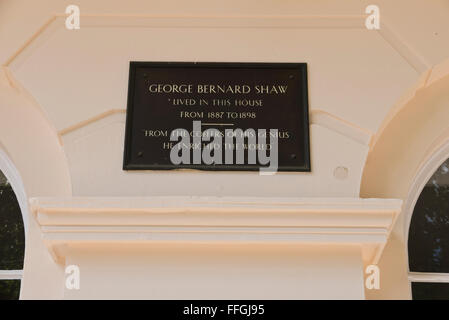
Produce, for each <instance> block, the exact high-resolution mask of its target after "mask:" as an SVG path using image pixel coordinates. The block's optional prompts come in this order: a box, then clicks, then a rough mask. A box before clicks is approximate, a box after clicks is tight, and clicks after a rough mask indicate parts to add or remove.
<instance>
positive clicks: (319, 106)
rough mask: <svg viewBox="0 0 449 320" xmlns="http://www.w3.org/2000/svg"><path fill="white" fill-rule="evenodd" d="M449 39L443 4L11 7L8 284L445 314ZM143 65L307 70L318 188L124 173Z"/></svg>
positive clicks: (264, 180)
mask: <svg viewBox="0 0 449 320" xmlns="http://www.w3.org/2000/svg"><path fill="white" fill-rule="evenodd" d="M373 5H375V6H374V7H373ZM66 10H67V11H66ZM77 10H79V16H78V15H77V12H78V11H77ZM78 21H79V25H78V24H77V22H78ZM377 21H378V22H379V23H380V24H379V25H376V22H377ZM448 40H449V3H448V2H447V1H445V0H431V1H422V0H415V1H405V0H395V1H387V0H385V1H383V0H379V1H377V2H376V3H375V4H374V3H371V2H370V1H356V0H347V1H324V0H322V1H321V0H320V1H286V2H284V1H226V2H219V1H199V0H198V1H189V2H188V3H187V2H182V1H137V0H131V1H102V0H97V1H82V0H79V1H76V3H75V1H74V2H73V3H72V2H70V1H56V0H54V1H53V0H46V1H33V2H32V3H31V2H30V1H23V0H14V1H10V0H4V1H2V2H0V44H1V45H0V47H1V50H0V60H1V62H2V68H1V72H0V171H1V172H2V174H3V175H4V177H3V176H2V177H1V178H0V179H1V180H0V185H2V186H3V187H2V188H3V189H2V190H6V191H4V195H7V194H9V198H6V196H5V197H3V198H2V203H3V202H4V203H10V202H11V203H12V202H14V201H13V200H11V199H13V198H14V197H12V196H11V194H10V193H8V192H10V191H8V190H12V191H13V193H14V195H15V198H16V199H17V205H12V204H11V206H9V207H8V208H9V209H8V208H7V209H4V210H3V211H0V212H2V214H3V215H4V216H5V217H6V216H8V217H12V213H11V212H12V211H15V212H20V213H21V217H22V219H23V234H24V243H25V244H24V252H25V253H24V262H23V270H22V269H21V265H20V263H19V265H17V264H7V263H6V262H4V261H12V260H11V259H12V258H11V257H6V254H8V255H14V256H17V255H18V254H19V255H20V253H17V252H16V251H14V252H13V251H11V250H9V251H8V250H6V249H4V250H3V249H2V250H3V252H4V253H3V254H4V256H3V257H1V256H0V260H1V259H3V260H4V261H2V262H1V263H2V264H1V266H2V267H0V288H11V287H9V285H8V286H6V285H5V286H2V281H14V280H20V298H21V299H411V298H412V297H414V298H429V297H430V298H449V293H448V292H449V289H448V286H449V284H448V283H449V253H447V252H448V250H449V238H448V237H447V235H446V234H447V233H446V232H447V231H448V229H447V228H448V227H447V225H449V222H448V221H449V209H448V204H449V197H448V188H449V187H448V185H449V173H448V171H449V169H448V166H449V164H448V163H447V159H448V158H449V60H448V59H449V41H448ZM131 61H147V62H240V63H242V62H247V63H254V62H263V63H307V72H308V78H307V84H308V97H309V99H308V106H309V107H308V114H309V119H308V128H309V132H310V139H309V141H310V159H311V162H310V164H311V170H310V172H277V173H276V174H273V175H261V174H259V172H252V171H210V170H168V171H166V170H132V171H128V170H124V169H123V157H124V148H125V145H124V141H125V127H126V113H127V103H128V102H127V101H128V100H127V97H128V81H129V69H130V62H131ZM162 120H163V119H161V121H162ZM9 188H10V189H9ZM8 199H9V200H8ZM8 201H9V202H8ZM2 203H0V205H4V204H2ZM4 208H6V205H4ZM0 219H6V218H4V217H3V216H0ZM8 219H9V218H8ZM10 219H16V218H10ZM5 221H6V220H5ZM8 221H15V222H14V224H15V225H17V228H18V229H17V230H19V231H18V233H20V232H22V231H20V230H21V229H20V228H21V227H20V221H19V220H17V219H16V220H8ZM17 221H19V222H17ZM7 230H10V229H7ZM2 232H6V231H2ZM18 233H16V235H11V237H12V236H15V237H17V234H18ZM5 234H6V233H5ZM2 237H3V236H2ZM2 239H3V238H2ZM4 239H6V236H5V237H4ZM5 241H7V240H5ZM8 241H14V243H15V245H17V246H19V247H20V246H23V244H21V243H22V242H21V240H20V237H19V238H17V239H15V240H11V239H10V240H8ZM18 251H20V250H18ZM70 266H75V268H76V270H75V271H74V273H73V274H72V271H73V270H74V269H70V268H68V267H70ZM2 268H3V269H4V270H1V269H2ZM71 270H72V271H71ZM377 271H379V272H380V273H378V272H377ZM78 272H79V273H78ZM72 275H79V288H78V287H77V286H76V285H75V287H73V286H72V287H71V286H70V285H68V284H67V279H68V277H70V276H72ZM377 277H378V279H377ZM376 279H377V280H378V281H379V283H377V280H376ZM16 283H17V282H16ZM75 283H76V281H75ZM2 290H3V289H2ZM6 290H7V289H4V291H5V292H6ZM8 290H12V289H8ZM12 291H13V290H12ZM12 291H10V292H12ZM12 295H13V294H12Z"/></svg>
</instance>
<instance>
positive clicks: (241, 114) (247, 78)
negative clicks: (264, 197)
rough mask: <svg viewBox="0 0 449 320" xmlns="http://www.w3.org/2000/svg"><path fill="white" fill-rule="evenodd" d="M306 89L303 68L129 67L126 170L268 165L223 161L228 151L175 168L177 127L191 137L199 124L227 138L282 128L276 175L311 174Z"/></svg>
mask: <svg viewBox="0 0 449 320" xmlns="http://www.w3.org/2000/svg"><path fill="white" fill-rule="evenodd" d="M307 90H308V89H307V64H305V63H215V62H214V63H209V62H202V63H190V62H131V63H130V71H129V88H128V107H127V117H126V133H125V151H124V162H123V169H124V170H168V169H185V168H188V169H200V170H240V171H250V170H259V168H260V167H263V166H261V165H260V164H259V163H257V164H248V162H247V160H248V159H247V156H246V155H245V162H244V164H225V160H224V151H223V162H222V164H209V165H208V164H205V163H203V162H201V163H200V164H193V161H192V162H190V163H189V164H178V165H175V164H173V163H172V162H171V160H170V150H171V148H172V147H173V145H175V144H176V143H177V142H173V141H170V134H171V132H172V130H175V129H178V128H183V129H186V130H188V132H190V134H192V127H193V126H192V124H193V121H201V125H202V126H201V128H202V130H206V129H208V128H215V129H218V130H219V131H220V132H223V134H224V132H225V130H226V129H233V130H235V129H242V130H243V131H245V130H246V129H249V128H251V129H254V130H255V131H256V132H257V130H258V129H266V130H267V133H268V132H269V130H270V129H278V171H300V172H304V171H310V151H309V120H308V119H309V117H308V92H307ZM190 138H192V137H190ZM192 139H193V138H192ZM264 141H265V140H264ZM266 141H267V143H269V138H267V140H266ZM170 143H171V144H170ZM207 143H208V142H204V143H203V144H207ZM223 144H224V138H223ZM246 147H247V148H248V147H251V146H249V145H247V146H246ZM223 150H224V146H223Z"/></svg>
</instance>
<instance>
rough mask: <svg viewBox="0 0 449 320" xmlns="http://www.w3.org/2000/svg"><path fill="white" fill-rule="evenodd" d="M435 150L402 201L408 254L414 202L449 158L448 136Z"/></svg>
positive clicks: (425, 161) (422, 166) (424, 162)
mask: <svg viewBox="0 0 449 320" xmlns="http://www.w3.org/2000/svg"><path fill="white" fill-rule="evenodd" d="M435 149H436V151H435V152H434V153H432V154H431V156H430V157H428V158H427V159H425V160H424V161H423V164H422V165H421V168H420V169H419V171H418V174H417V175H416V177H415V179H414V180H413V183H412V185H411V187H410V190H409V192H408V195H407V199H406V201H405V203H404V239H405V240H406V243H407V245H406V248H407V254H408V235H409V231H410V223H411V221H412V218H413V211H414V209H415V205H416V202H417V201H418V198H419V196H420V195H421V192H422V191H423V189H424V187H425V186H426V184H427V182H428V181H429V179H430V178H431V177H432V175H433V174H434V173H435V172H436V170H437V169H438V168H439V167H440V166H441V164H442V163H443V162H444V161H446V160H447V159H449V138H446V141H445V143H444V144H442V145H440V146H438V147H436V148H435ZM409 271H410V270H409Z"/></svg>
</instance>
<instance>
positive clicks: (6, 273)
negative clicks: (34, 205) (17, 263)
mask: <svg viewBox="0 0 449 320" xmlns="http://www.w3.org/2000/svg"><path fill="white" fill-rule="evenodd" d="M0 171H1V172H2V173H3V175H4V176H5V177H6V179H7V181H8V183H9V184H10V185H11V188H12V190H13V191H14V194H15V195H16V199H17V202H18V203H19V207H20V212H21V215H22V220H23V227H24V232H25V247H26V243H27V230H28V212H29V211H28V198H27V195H26V192H25V187H24V185H23V183H22V179H21V177H20V174H19V172H18V171H17V169H16V167H15V166H14V164H13V163H12V161H11V160H10V159H9V157H8V156H7V154H6V152H5V151H3V150H2V149H0ZM22 278H23V270H0V280H22Z"/></svg>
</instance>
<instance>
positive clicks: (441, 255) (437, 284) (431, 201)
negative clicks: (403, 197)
mask: <svg viewBox="0 0 449 320" xmlns="http://www.w3.org/2000/svg"><path fill="white" fill-rule="evenodd" d="M408 254H409V271H410V274H409V279H410V281H411V287H412V297H413V299H449V159H448V160H446V161H445V162H444V163H443V164H441V165H440V167H439V168H438V169H437V171H436V172H435V173H434V174H433V175H432V177H431V178H430V179H429V181H428V182H427V183H426V185H425V187H424V189H423V190H422V192H421V194H420V196H419V198H418V200H417V202H416V205H415V208H414V210H413V216H412V219H411V222H410V229H409V237H408Z"/></svg>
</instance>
